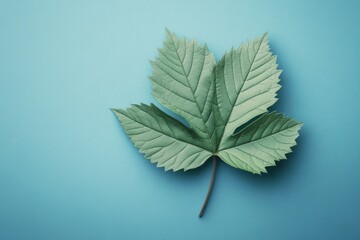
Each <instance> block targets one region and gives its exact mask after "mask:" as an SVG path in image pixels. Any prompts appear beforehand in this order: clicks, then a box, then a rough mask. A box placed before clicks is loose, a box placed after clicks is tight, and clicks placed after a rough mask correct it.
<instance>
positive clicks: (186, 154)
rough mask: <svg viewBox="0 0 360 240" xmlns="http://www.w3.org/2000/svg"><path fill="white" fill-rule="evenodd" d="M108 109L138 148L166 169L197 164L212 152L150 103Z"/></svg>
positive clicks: (187, 130)
mask: <svg viewBox="0 0 360 240" xmlns="http://www.w3.org/2000/svg"><path fill="white" fill-rule="evenodd" d="M112 111H113V112H114V114H115V115H116V116H117V117H118V119H119V121H120V123H121V125H122V126H123V128H124V130H125V131H126V133H127V134H128V136H129V137H130V139H131V141H132V142H133V143H134V145H135V146H136V147H137V148H138V149H139V151H140V152H141V153H143V154H144V156H145V157H146V158H148V159H150V160H151V162H152V163H156V164H157V166H158V167H164V168H165V170H166V171H167V170H173V171H178V170H184V171H186V170H189V169H192V168H196V167H199V166H201V165H202V164H203V163H204V162H205V161H206V160H207V159H208V158H209V157H210V156H211V155H212V153H211V152H209V151H207V150H205V149H203V148H202V147H200V146H199V145H202V144H201V142H199V141H201V140H198V139H196V138H195V136H193V133H192V132H191V131H190V129H188V128H187V127H185V126H184V125H183V124H182V123H180V122H179V121H177V120H176V119H174V118H172V117H170V116H169V115H167V114H165V113H164V112H162V111H161V110H160V109H159V108H157V107H156V106H155V105H153V104H151V105H150V106H148V105H145V104H141V105H133V106H132V107H130V108H128V109H127V110H122V109H113V110H112Z"/></svg>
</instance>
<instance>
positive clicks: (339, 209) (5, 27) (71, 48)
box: [0, 0, 360, 240]
mask: <svg viewBox="0 0 360 240" xmlns="http://www.w3.org/2000/svg"><path fill="white" fill-rule="evenodd" d="M150 2H151V1H145V0H144V1H0V111H1V112H0V239H4V240H8V239H36V240H41V239H277V240H279V239H299V240H300V239H360V228H359V226H358V224H359V222H360V207H359V202H360V192H359V189H360V188H359V183H360V175H359V167H360V151H359V143H360V140H359V136H360V127H359V117H360V108H359V103H360V94H359V90H360V79H359V68H360V67H359V56H360V44H359V42H360V31H359V25H360V14H359V12H360V5H359V2H358V3H356V2H355V1H328V2H327V3H326V4H325V3H324V4H321V3H320V2H321V1H318V3H315V1H304V0H302V1H292V2H291V3H290V1H262V2H260V1H236V2H235V1H216V2H215V1H214V2H211V1H208V0H207V1H196V2H195V1H190V0H186V1H184V0H183V1H157V3H156V4H155V3H150ZM165 27H168V28H170V29H171V30H173V31H175V32H176V33H178V34H179V35H185V36H188V37H194V38H196V39H198V40H199V41H200V42H207V43H208V45H209V48H210V49H211V50H212V51H213V52H214V54H215V56H216V57H217V58H220V57H221V55H222V53H224V51H226V50H228V49H230V48H231V46H238V45H239V44H240V43H241V42H242V41H244V40H246V39H251V38H253V37H256V36H258V35H260V34H262V33H263V32H265V31H268V32H269V35H270V44H271V47H272V49H273V51H274V52H275V54H277V55H278V56H279V58H278V60H279V64H280V68H282V69H283V70H284V72H283V74H282V85H283V88H282V89H281V91H280V100H279V102H278V103H277V105H276V107H275V108H276V109H277V110H279V111H282V112H285V113H286V114H288V115H289V116H292V117H295V118H296V119H298V120H300V121H303V122H305V125H304V127H303V130H302V132H301V137H300V138H299V144H298V146H297V147H295V148H294V153H292V154H290V155H288V159H289V160H287V161H283V162H281V163H279V165H278V166H277V167H274V168H271V169H270V171H269V174H267V175H263V176H257V175H252V174H249V173H246V172H242V171H239V170H236V169H233V168H231V167H229V166H227V165H225V164H223V163H221V164H219V168H218V172H217V178H216V183H215V188H214V191H213V195H212V198H211V200H210V203H209V205H208V209H207V211H206V213H205V216H204V218H202V219H199V218H198V217H197V214H198V212H199V210H200V207H201V205H202V202H203V200H204V198H205V195H206V191H207V188H208V182H209V179H210V174H211V163H210V162H208V163H206V164H205V165H204V166H203V167H202V168H200V169H198V170H194V171H190V172H186V173H172V172H166V173H164V171H163V169H160V168H156V167H155V166H154V165H153V164H151V163H150V162H149V161H147V160H145V159H144V158H143V156H142V155H141V154H139V153H138V152H137V150H136V149H135V148H134V147H133V146H132V144H131V143H130V141H129V140H128V138H127V137H126V135H125V134H124V132H123V131H122V129H121V127H120V125H119V123H118V122H117V120H116V119H115V117H114V116H113V114H112V113H111V112H110V110H109V108H110V107H119V108H124V107H127V106H129V105H130V104H131V103H139V102H145V103H150V102H154V101H155V100H154V99H153V98H152V97H151V95H150V92H151V91H150V90H151V89H150V82H149V80H148V79H147V76H148V75H150V73H151V68H150V64H149V63H148V60H150V59H154V57H155V56H156V48H157V47H160V46H161V43H162V41H163V39H164V36H165V33H164V28H165Z"/></svg>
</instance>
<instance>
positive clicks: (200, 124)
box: [112, 30, 302, 217]
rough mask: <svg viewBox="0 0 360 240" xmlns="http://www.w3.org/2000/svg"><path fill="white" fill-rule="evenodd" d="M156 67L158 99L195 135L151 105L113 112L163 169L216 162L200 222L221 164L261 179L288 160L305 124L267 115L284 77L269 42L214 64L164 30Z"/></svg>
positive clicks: (203, 50) (264, 39) (249, 45)
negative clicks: (183, 121) (163, 38)
mask: <svg viewBox="0 0 360 240" xmlns="http://www.w3.org/2000/svg"><path fill="white" fill-rule="evenodd" d="M151 65H152V67H153V72H152V75H151V76H150V80H151V83H152V90H153V91H152V94H153V96H154V98H155V99H156V100H157V101H158V102H159V103H160V104H162V105H163V106H164V107H166V108H167V109H169V110H170V111H172V112H174V113H176V114H177V115H179V117H182V118H183V119H184V120H185V121H186V122H187V123H188V124H189V126H190V127H187V125H185V124H183V123H182V122H180V121H179V120H177V119H175V118H173V117H171V116H169V115H168V114H166V113H164V112H163V111H162V110H160V109H159V108H157V107H156V106H155V105H153V104H150V106H148V105H145V104H140V105H132V106H131V107H130V108H128V109H127V110H122V109H112V110H113V112H114V113H115V115H116V116H117V117H118V119H119V120H120V123H121V125H122V126H123V128H124V129H125V131H126V133H127V134H128V135H129V137H130V139H131V141H132V142H133V143H134V145H135V146H136V147H137V148H138V149H139V151H140V152H141V153H143V154H144V155H145V157H146V158H148V159H150V160H151V162H153V163H156V164H157V166H158V167H164V168H165V170H173V171H177V170H181V169H182V170H185V171H186V170H189V169H193V168H197V167H199V166H201V165H202V164H204V162H205V161H206V160H207V159H209V158H210V157H213V159H214V160H213V171H212V178H211V183H210V187H209V191H208V195H207V198H206V200H205V203H204V205H203V208H202V210H201V212H200V215H199V216H200V217H201V216H202V214H203V213H204V210H205V207H206V204H207V202H208V199H209V196H210V193H211V189H212V186H213V182H214V178H215V171H216V162H217V158H220V159H222V160H223V161H224V162H225V163H227V164H228V165H230V166H232V167H235V168H239V169H242V170H245V171H248V172H251V173H256V174H261V173H266V172H267V170H266V167H269V166H274V165H275V163H276V161H278V160H281V159H286V156H285V155H286V154H287V153H289V152H291V147H293V146H295V145H296V142H295V140H296V138H297V137H298V136H299V133H298V132H299V130H300V128H301V126H302V123H299V122H297V121H295V120H293V119H291V118H289V117H286V116H284V115H283V114H281V113H275V112H272V113H268V108H269V107H270V106H272V105H273V104H274V103H275V102H276V101H277V98H276V95H277V91H278V90H279V89H280V85H279V76H280V73H281V70H279V69H277V66H278V65H277V63H276V57H275V56H274V55H273V54H272V53H271V51H270V47H269V44H268V35H267V34H264V35H262V36H261V37H259V38H256V39H255V40H252V41H248V42H246V43H244V44H242V45H241V46H240V47H239V48H238V49H231V50H230V51H229V52H227V53H225V55H224V56H223V57H222V58H221V60H220V61H219V62H218V63H216V61H215V59H214V57H213V55H212V54H211V53H210V52H209V50H208V48H207V46H206V45H201V44H199V43H198V42H197V41H195V40H188V39H186V38H179V37H177V36H176V35H175V34H173V33H171V32H170V31H168V30H167V35H166V40H165V41H164V44H163V47H162V48H160V49H159V53H158V57H157V58H156V59H155V60H154V61H152V62H151ZM259 116H260V117H259ZM256 117H258V118H257V119H255V120H254V121H252V123H250V124H248V125H247V126H246V125H245V126H244V124H246V123H248V122H249V121H250V120H252V119H254V118H256ZM237 129H240V131H236V130H237Z"/></svg>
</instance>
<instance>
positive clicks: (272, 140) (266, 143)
mask: <svg viewBox="0 0 360 240" xmlns="http://www.w3.org/2000/svg"><path fill="white" fill-rule="evenodd" d="M301 126H302V123H299V122H296V121H295V120H293V119H291V118H288V117H285V116H284V115H283V114H280V113H275V112H272V113H269V114H264V115H263V116H261V117H260V118H258V119H257V120H256V121H255V122H254V123H252V124H251V125H249V126H248V127H246V128H245V129H243V130H242V131H241V132H239V133H237V134H235V135H232V136H230V137H229V138H228V139H227V141H226V143H225V144H224V148H223V149H221V150H220V151H219V153H218V155H219V157H220V158H221V159H223V160H224V161H225V162H226V163H227V164H229V165H231V166H233V167H235V168H240V169H243V170H246V171H249V172H252V173H258V174H260V173H261V172H264V173H266V172H267V171H266V169H265V167H269V166H275V164H276V163H275V161H277V160H281V159H286V156H285V154H287V153H289V152H291V149H290V148H291V147H293V146H295V145H296V142H295V140H296V138H297V137H298V136H299V133H298V131H299V130H300V128H301Z"/></svg>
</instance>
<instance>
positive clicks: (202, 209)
mask: <svg viewBox="0 0 360 240" xmlns="http://www.w3.org/2000/svg"><path fill="white" fill-rule="evenodd" d="M215 173H216V156H215V155H214V156H213V165H212V174H211V180H210V185H209V190H208V192H207V195H206V199H205V202H204V204H203V206H202V208H201V211H200V213H199V218H201V217H202V216H203V215H204V212H205V209H206V206H207V204H208V201H209V198H210V196H211V192H212V189H213V186H214V180H215Z"/></svg>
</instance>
